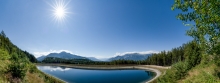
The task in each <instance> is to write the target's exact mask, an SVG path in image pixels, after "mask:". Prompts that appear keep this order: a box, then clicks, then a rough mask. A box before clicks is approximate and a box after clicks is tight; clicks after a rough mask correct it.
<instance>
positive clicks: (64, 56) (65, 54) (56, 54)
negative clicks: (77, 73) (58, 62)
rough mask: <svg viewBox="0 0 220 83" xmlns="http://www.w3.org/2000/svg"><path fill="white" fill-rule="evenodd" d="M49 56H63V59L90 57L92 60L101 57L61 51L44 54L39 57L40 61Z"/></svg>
mask: <svg viewBox="0 0 220 83" xmlns="http://www.w3.org/2000/svg"><path fill="white" fill-rule="evenodd" d="M47 57H56V58H62V59H90V60H92V61H100V60H99V59H97V58H95V57H82V56H78V55H75V54H70V53H67V52H64V51H63V52H60V53H50V54H48V55H46V56H45V55H43V56H40V57H38V58H37V60H38V61H43V60H44V59H45V58H47Z"/></svg>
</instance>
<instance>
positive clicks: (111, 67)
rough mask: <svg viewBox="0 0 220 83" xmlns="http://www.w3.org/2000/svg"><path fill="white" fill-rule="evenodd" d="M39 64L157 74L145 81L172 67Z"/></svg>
mask: <svg viewBox="0 0 220 83" xmlns="http://www.w3.org/2000/svg"><path fill="white" fill-rule="evenodd" d="M36 65H38V66H63V67H69V68H80V69H103V70H105V69H113V70H114V69H143V70H148V71H151V72H155V73H156V76H155V77H154V78H152V79H151V80H149V81H147V82H145V83H150V82H153V81H154V80H156V79H157V78H158V77H159V76H160V75H161V74H162V73H163V70H166V69H169V68H170V67H163V66H157V65H73V64H36Z"/></svg>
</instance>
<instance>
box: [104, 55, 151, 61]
mask: <svg viewBox="0 0 220 83" xmlns="http://www.w3.org/2000/svg"><path fill="white" fill-rule="evenodd" d="M151 55H152V54H140V53H129V54H124V55H120V56H119V55H118V56H116V57H112V58H110V59H108V60H109V61H112V60H119V59H123V60H135V61H138V60H145V59H147V58H148V57H149V56H151Z"/></svg>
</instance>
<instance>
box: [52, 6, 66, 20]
mask: <svg viewBox="0 0 220 83" xmlns="http://www.w3.org/2000/svg"><path fill="white" fill-rule="evenodd" d="M54 14H55V16H56V17H58V18H63V17H64V15H65V10H64V8H63V7H58V8H56V9H55V12H54Z"/></svg>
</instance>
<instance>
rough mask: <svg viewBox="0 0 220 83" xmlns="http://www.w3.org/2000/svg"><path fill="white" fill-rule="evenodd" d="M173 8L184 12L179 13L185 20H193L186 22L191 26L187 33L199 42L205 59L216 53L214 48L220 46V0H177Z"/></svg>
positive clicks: (181, 18) (179, 16) (178, 16)
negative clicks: (189, 22)
mask: <svg viewBox="0 0 220 83" xmlns="http://www.w3.org/2000/svg"><path fill="white" fill-rule="evenodd" d="M171 9H172V10H174V9H180V10H181V11H182V12H183V13H180V14H178V15H177V18H178V19H180V20H182V21H183V22H188V21H191V22H193V24H186V25H189V26H191V29H190V30H188V31H187V34H188V35H189V36H191V37H193V38H194V39H195V40H196V41H197V42H198V43H199V46H200V48H201V50H203V51H201V52H202V53H203V55H204V56H203V57H204V59H205V58H207V57H206V56H207V55H213V54H216V53H215V51H213V49H214V48H216V47H219V46H218V45H219V44H218V43H219V40H220V11H219V10H220V0H175V3H174V5H173V6H172V8H171Z"/></svg>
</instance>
